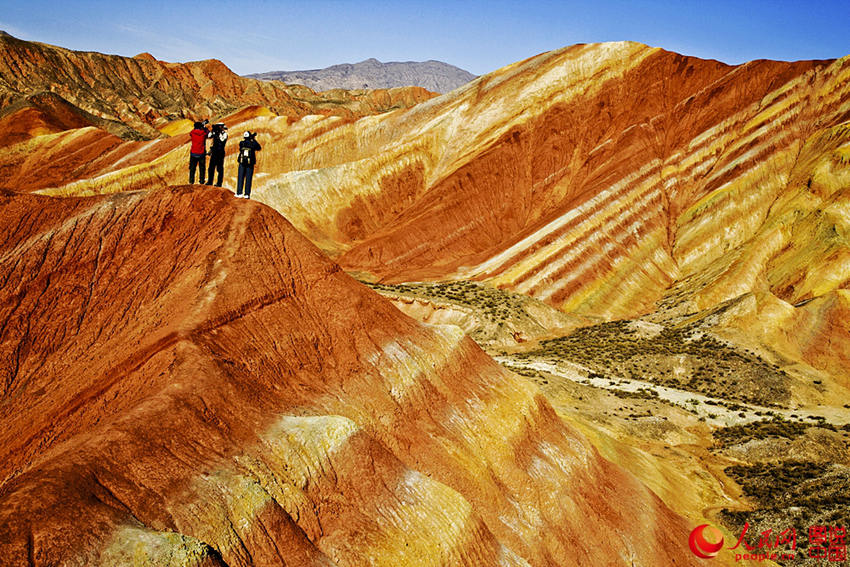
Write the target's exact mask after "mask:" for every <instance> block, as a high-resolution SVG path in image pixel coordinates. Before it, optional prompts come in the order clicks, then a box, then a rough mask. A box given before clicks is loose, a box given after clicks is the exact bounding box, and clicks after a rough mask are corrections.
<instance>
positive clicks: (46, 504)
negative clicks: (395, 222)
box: [0, 188, 696, 567]
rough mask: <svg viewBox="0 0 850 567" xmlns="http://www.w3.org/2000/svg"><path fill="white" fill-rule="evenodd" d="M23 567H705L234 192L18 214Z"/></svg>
mask: <svg viewBox="0 0 850 567" xmlns="http://www.w3.org/2000/svg"><path fill="white" fill-rule="evenodd" d="M0 281H1V282H2V285H1V286H0V564H3V565H33V566H35V565H54V564H63V565H117V564H122V565H123V564H135V565H142V564H145V565H148V564H156V565H164V564H168V565H274V564H281V565H282V564H285V565H325V566H329V565H339V566H345V565H386V566H391V565H392V566H397V565H407V564H417V565H470V566H476V567H477V566H483V565H532V566H555V565H558V566H561V565H581V566H586V565H613V564H625V565H632V564H635V565H637V564H641V565H651V564H659V558H661V559H660V560H661V561H663V563H664V564H666V565H685V564H696V563H695V560H693V559H691V557H692V556H690V554H689V553H686V550H687V543H686V541H687V535H688V526H687V525H686V524H685V523H684V522H683V520H682V519H681V518H680V517H678V516H676V515H675V514H673V513H672V512H670V511H669V510H668V509H667V508H666V507H665V506H664V505H663V504H661V502H660V501H659V500H658V498H657V497H655V496H654V495H653V494H652V493H650V492H649V491H648V490H647V489H646V488H644V487H643V486H642V485H640V484H639V483H638V482H637V481H635V480H634V478H632V477H631V476H629V475H627V474H625V473H624V472H623V471H622V470H620V469H619V468H617V467H616V466H614V465H612V464H610V463H608V462H607V461H605V460H603V459H602V458H601V457H600V456H599V455H598V453H597V452H596V451H595V450H594V449H593V448H592V447H591V446H590V445H589V444H588V443H587V442H586V441H585V440H584V439H583V437H581V436H580V435H579V434H577V433H576V432H575V431H573V430H571V429H570V428H568V427H567V426H566V425H565V424H564V422H562V421H561V420H560V419H559V418H558V417H557V416H556V415H555V413H554V412H553V410H552V409H551V407H550V406H549V404H548V403H547V402H546V401H545V400H544V399H543V398H542V397H541V395H540V394H539V392H538V391H537V389H536V388H534V387H533V386H531V385H529V384H528V383H527V382H526V381H524V380H521V379H520V378H518V377H517V376H515V375H513V374H511V373H510V372H508V371H506V370H504V369H503V368H501V367H500V366H498V365H497V364H495V363H494V362H493V361H492V360H491V359H490V358H489V357H487V356H486V355H485V354H484V353H483V352H482V351H481V350H480V349H479V348H478V347H477V346H476V345H475V344H474V343H473V342H472V341H471V340H470V339H468V338H466V337H464V336H463V334H462V333H461V332H460V331H459V330H457V329H456V328H454V327H430V326H425V325H422V324H420V323H416V322H414V321H413V320H411V319H409V318H407V317H405V316H404V315H402V314H401V313H400V312H399V311H397V310H396V309H395V308H394V307H393V306H392V305H391V304H390V303H389V302H387V301H386V300H384V299H383V298H381V297H380V296H378V295H376V294H375V293H373V292H372V291H370V290H368V289H366V288H365V287H363V286H361V285H360V284H358V283H356V282H355V281H354V280H352V279H351V278H350V277H349V276H347V275H345V274H344V273H343V272H342V271H341V270H340V268H339V267H338V266H337V265H336V264H334V263H333V262H331V261H329V260H328V259H326V258H325V257H324V256H323V255H322V254H321V253H320V252H319V251H318V249H316V248H315V247H314V246H313V245H312V244H310V243H309V242H308V241H307V240H306V239H304V238H303V237H302V236H301V235H299V234H298V233H297V232H296V231H295V230H294V229H293V228H292V226H291V225H290V224H289V223H288V222H287V221H286V220H285V219H284V218H283V217H281V216H280V215H279V214H277V213H276V212H274V211H273V210H272V209H270V208H268V207H266V206H265V205H262V204H259V203H256V202H248V201H241V200H236V199H234V198H233V197H232V195H231V194H230V193H229V192H227V191H223V190H212V189H210V190H192V189H190V188H168V189H161V190H157V191H154V192H134V193H122V194H118V195H113V196H97V197H88V198H68V199H57V198H49V197H43V196H34V195H22V194H14V193H4V194H2V196H0Z"/></svg>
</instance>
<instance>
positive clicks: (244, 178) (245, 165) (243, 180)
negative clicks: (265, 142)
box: [236, 132, 262, 199]
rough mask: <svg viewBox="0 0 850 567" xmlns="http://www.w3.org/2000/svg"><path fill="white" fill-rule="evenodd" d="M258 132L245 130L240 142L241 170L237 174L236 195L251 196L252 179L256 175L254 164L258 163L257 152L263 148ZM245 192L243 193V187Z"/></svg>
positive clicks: (245, 197) (238, 159)
mask: <svg viewBox="0 0 850 567" xmlns="http://www.w3.org/2000/svg"><path fill="white" fill-rule="evenodd" d="M256 138H257V133H256V132H253V133H251V132H245V134H244V135H243V136H242V141H241V142H239V157H238V158H237V160H236V161H237V162H238V163H239V172H238V174H237V176H236V196H237V197H242V198H244V199H250V198H251V179H252V178H253V177H254V165H255V164H256V163H257V152H259V151H260V150H261V149H262V148H261V147H260V144H259V143H258V142H257V140H256ZM243 185H244V187H245V193H244V194H243V193H242V187H243Z"/></svg>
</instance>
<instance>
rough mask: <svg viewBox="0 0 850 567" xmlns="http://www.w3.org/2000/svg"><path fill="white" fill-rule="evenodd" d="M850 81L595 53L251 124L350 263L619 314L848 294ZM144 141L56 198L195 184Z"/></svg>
mask: <svg viewBox="0 0 850 567" xmlns="http://www.w3.org/2000/svg"><path fill="white" fill-rule="evenodd" d="M848 78H850V59H847V58H844V59H840V60H836V61H816V62H798V63H782V62H772V61H754V62H751V63H747V64H744V65H740V66H728V65H724V64H722V63H719V62H716V61H705V60H700V59H695V58H689V57H684V56H681V55H677V54H674V53H670V52H666V51H663V50H661V49H656V48H650V47H647V46H644V45H641V44H637V43H609V44H593V45H578V46H573V47H570V48H566V49H563V50H560V51H553V52H549V53H544V54H542V55H539V56H537V57H533V58H531V59H528V60H526V61H523V62H519V63H516V64H513V65H510V66H508V67H505V68H504V69H500V70H499V71H496V72H494V73H491V74H489V75H486V76H483V77H480V78H479V79H477V80H475V81H473V82H472V83H469V84H468V85H466V86H465V87H463V88H461V89H458V90H456V91H454V92H452V93H449V94H447V95H444V96H441V97H438V98H435V99H431V100H429V101H427V102H423V103H421V104H419V105H416V106H415V107H413V108H411V109H409V110H397V111H394V112H390V113H387V114H382V115H376V116H369V117H365V118H362V119H360V120H357V121H351V120H347V119H345V118H341V117H334V116H330V117H321V116H307V117H304V118H301V119H300V120H297V121H295V122H293V121H292V120H287V119H285V118H275V117H259V118H256V119H253V120H248V121H247V122H245V123H244V127H246V128H251V129H253V130H258V131H259V132H260V137H259V139H260V140H261V141H262V142H263V143H264V150H263V152H262V154H261V158H260V163H259V165H258V172H259V173H258V174H257V177H256V178H255V188H256V189H255V197H256V198H258V199H260V200H262V201H264V202H266V203H267V204H269V205H271V206H273V207H274V208H276V209H277V210H279V211H280V212H282V213H283V214H284V216H286V217H287V219H289V220H290V221H291V222H292V223H293V224H294V225H295V226H296V228H298V229H299V231H301V232H302V233H303V234H305V235H307V236H308V237H309V238H310V239H311V240H312V241H313V242H314V243H316V244H318V245H319V246H320V247H321V248H322V249H324V250H325V251H326V252H328V253H330V254H331V255H332V256H334V257H335V258H336V259H337V260H338V262H339V263H340V264H341V265H342V266H343V268H345V269H346V270H348V271H351V272H355V273H359V274H361V275H362V276H363V277H366V278H371V279H377V280H381V281H385V282H400V281H421V280H434V279H470V278H471V279H477V280H481V281H486V282H490V283H492V284H493V285H496V286H499V287H502V288H505V289H509V290H512V291H518V292H521V293H524V294H527V295H530V296H533V297H535V298H537V299H541V300H543V301H545V302H547V303H549V304H550V305H553V306H555V307H557V308H559V309H562V310H564V311H570V312H574V313H577V314H581V315H588V316H596V317H602V318H609V319H610V318H622V317H634V316H636V315H640V314H644V313H647V312H651V311H653V310H655V309H657V308H659V307H662V308H665V309H668V308H673V307H677V306H678V308H679V309H680V310H699V309H704V308H707V307H710V306H712V305H716V304H717V303H718V302H721V301H725V300H727V299H730V298H733V297H738V296H740V295H742V294H745V293H756V292H767V293H771V294H773V295H774V296H775V297H777V298H778V299H780V300H782V301H785V302H789V303H791V304H794V303H797V302H800V301H804V300H808V299H811V298H814V297H818V296H821V295H823V294H825V293H831V292H832V291H834V290H837V289H844V288H846V284H847V281H848V278H850V267H848V266H850V263H848V242H847V231H846V227H847V206H848V202H847V193H846V188H847V179H848V175H849V174H850V172H849V171H848V167H847V164H848V157H847V156H848V155H850V153H848V152H850V149H848V148H850V144H849V143H850V137H848V136H850V134H848V131H847V128H846V122H847V120H848V119H849V118H850V89H848V86H847V85H848V84H850V82H848ZM240 129H241V126H240ZM70 135H72V134H69V133H65V134H62V135H61V136H70ZM77 135H78V136H80V137H83V136H84V134H77ZM143 144H155V143H154V142H147V143H143ZM55 145H56V147H73V144H70V145H69V144H68V142H65V141H58V140H57V141H56V142H55ZM123 146H126V144H123V145H121V146H119V148H120V147H123ZM146 148H147V149H144V150H141V149H139V150H134V151H140V152H142V154H145V152H147V154H145V155H147V156H148V160H147V161H141V160H140V161H136V162H132V163H130V164H128V163H120V162H119V163H116V161H115V160H114V159H113V160H111V162H110V161H109V160H104V161H103V162H101V163H100V164H99V166H97V167H96V168H93V169H92V170H91V171H88V172H86V173H83V174H80V175H77V176H76V177H75V178H74V179H81V180H80V181H77V182H75V183H71V184H67V183H60V182H57V183H56V184H55V185H50V184H42V185H41V187H45V188H46V187H52V188H50V189H46V191H47V192H50V193H53V194H66V195H67V194H87V193H101V192H112V191H120V190H123V189H126V188H145V187H154V186H158V185H160V184H162V183H182V182H185V176H186V173H185V159H186V158H185V151H186V149H185V147H182V146H181V147H179V148H168V147H166V146H165V145H161V146H159V147H154V146H146ZM113 151H115V152H119V153H120V152H126V150H122V149H118V148H116V149H115V150H113ZM122 155H123V154H122ZM152 156H156V157H155V159H152ZM151 159H152V161H151ZM229 163H230V162H228V164H229ZM226 168H227V171H226V176H227V177H226V179H227V181H226V183H233V182H234V181H235V180H234V177H235V166H232V165H226Z"/></svg>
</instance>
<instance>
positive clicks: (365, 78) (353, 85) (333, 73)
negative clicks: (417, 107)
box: [246, 59, 476, 93]
mask: <svg viewBox="0 0 850 567" xmlns="http://www.w3.org/2000/svg"><path fill="white" fill-rule="evenodd" d="M246 76H247V77H249V78H252V79H262V80H265V81H271V80H278V81H283V82H284V83H288V84H300V85H306V86H308V87H310V88H311V89H314V90H320V91H326V90H329V89H349V90H351V89H389V88H393V87H423V88H426V89H428V90H429V91H433V92H437V93H447V92H449V91H453V90H455V89H456V88H458V87H459V86H461V85H464V84H466V83H468V82H469V81H471V80H472V79H474V78H475V77H476V76H475V75H473V74H472V73H470V72H469V71H464V70H463V69H460V68H459V67H455V66H454V65H449V64H448V63H443V62H442V61H422V62H417V61H406V62H403V63H402V62H398V61H392V62H389V63H381V62H380V61H378V60H377V59H367V60H366V61H361V62H360V63H353V64H352V63H343V64H342V65H333V66H331V67H327V68H325V69H312V70H309V71H270V72H268V73H256V74H253V75H246Z"/></svg>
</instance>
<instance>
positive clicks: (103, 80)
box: [0, 32, 434, 139]
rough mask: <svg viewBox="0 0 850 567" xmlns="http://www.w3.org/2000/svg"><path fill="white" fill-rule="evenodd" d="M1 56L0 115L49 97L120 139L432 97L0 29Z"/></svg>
mask: <svg viewBox="0 0 850 567" xmlns="http://www.w3.org/2000/svg"><path fill="white" fill-rule="evenodd" d="M0 55H2V57H0V112H2V110H3V109H4V108H6V107H7V106H10V105H21V104H24V103H23V101H26V100H28V99H29V98H31V97H32V96H33V95H40V94H42V93H51V94H52V95H53V96H55V97H58V98H60V99H62V100H63V101H64V102H65V104H66V105H72V106H73V107H76V109H77V110H76V112H77V113H80V114H86V115H94V116H95V117H96V118H97V119H99V120H100V121H101V122H104V123H108V124H110V125H111V127H110V128H107V129H108V130H109V131H110V132H112V133H114V134H118V135H121V137H122V138H124V139H142V138H151V137H156V136H157V135H158V132H157V129H158V128H160V127H161V126H162V125H163V124H165V123H167V122H169V121H172V120H179V119H183V118H188V119H191V120H196V119H201V118H212V117H219V116H222V115H225V114H228V113H231V112H233V111H234V110H237V109H239V108H241V107H243V106H247V105H263V106H267V107H268V108H271V109H272V110H273V111H274V112H275V113H276V114H281V115H287V116H305V115H307V114H336V115H343V116H348V117H357V116H363V115H366V114H373V113H376V112H384V111H387V110H391V109H393V108H400V107H407V106H410V105H411V104H415V103H417V102H420V101H422V100H426V99H428V98H430V97H432V96H434V95H433V93H429V92H428V91H426V90H425V89H422V88H399V89H384V90H378V91H363V90H361V91H333V92H329V93H316V92H314V91H312V90H311V89H309V88H307V87H303V86H292V87H288V86H286V85H283V84H281V83H268V82H264V81H258V80H254V79H246V78H242V77H239V76H238V75H236V74H235V73H234V72H233V71H231V70H230V69H228V68H227V66H226V65H224V63H222V62H221V61H217V60H205V61H195V62H191V63H185V64H183V63H166V62H163V61H158V60H156V59H154V58H153V57H151V56H150V55H149V54H142V55H139V56H136V57H132V58H130V57H121V56H117V55H105V54H102V53H93V52H80V51H72V50H69V49H63V48H61V47H55V46H52V45H45V44H42V43H34V42H28V41H22V40H19V39H17V38H14V37H12V36H10V35H8V34H6V33H2V32H0ZM95 125H97V126H102V125H103V124H100V123H98V124H95Z"/></svg>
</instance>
